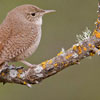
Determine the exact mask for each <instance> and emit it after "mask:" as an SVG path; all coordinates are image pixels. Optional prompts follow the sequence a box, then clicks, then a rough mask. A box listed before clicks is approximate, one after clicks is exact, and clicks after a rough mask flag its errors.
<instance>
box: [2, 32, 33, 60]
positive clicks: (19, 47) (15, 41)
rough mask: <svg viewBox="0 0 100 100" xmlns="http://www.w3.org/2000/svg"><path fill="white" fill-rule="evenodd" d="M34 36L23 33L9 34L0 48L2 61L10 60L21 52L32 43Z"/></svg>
mask: <svg viewBox="0 0 100 100" xmlns="http://www.w3.org/2000/svg"><path fill="white" fill-rule="evenodd" d="M33 38H34V37H32V36H29V35H28V36H24V34H22V35H20V34H17V35H14V36H10V37H9V38H8V39H7V40H6V41H5V44H4V46H3V48H2V49H1V55H0V58H2V59H3V60H4V61H10V60H12V59H14V58H15V57H16V56H18V55H20V54H21V53H23V52H24V51H25V50H26V49H27V48H29V46H30V45H31V43H32V40H34V39H33Z"/></svg>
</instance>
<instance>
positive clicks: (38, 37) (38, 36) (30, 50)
mask: <svg viewBox="0 0 100 100" xmlns="http://www.w3.org/2000/svg"><path fill="white" fill-rule="evenodd" d="M32 34H33V37H34V36H35V38H33V40H32V37H30V41H31V42H30V46H29V47H28V48H27V49H26V50H25V51H24V52H23V53H22V54H21V55H19V56H18V57H17V59H20V60H24V59H25V58H28V57H29V56H31V55H32V54H33V53H34V52H35V51H36V49H37V48H38V45H39V43H40V40H41V27H40V28H39V29H38V31H37V32H35V33H34V30H32V31H31V35H32Z"/></svg>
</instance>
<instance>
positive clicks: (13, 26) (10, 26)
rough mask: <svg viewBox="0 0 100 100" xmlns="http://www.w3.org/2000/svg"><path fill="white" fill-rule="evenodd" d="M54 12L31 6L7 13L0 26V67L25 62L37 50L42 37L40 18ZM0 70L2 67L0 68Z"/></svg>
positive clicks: (30, 65) (28, 64) (26, 5)
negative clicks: (10, 63)
mask: <svg viewBox="0 0 100 100" xmlns="http://www.w3.org/2000/svg"><path fill="white" fill-rule="evenodd" d="M51 12H55V10H43V9H40V8H39V7H37V6H35V5H32V4H24V5H20V6H17V7H16V8H14V9H12V10H11V11H9V12H8V14H7V16H6V17H5V19H4V20H3V22H2V23H1V24H0V66H2V65H4V64H5V63H9V62H22V63H23V64H25V65H27V66H28V67H34V64H31V63H29V62H27V61H26V58H28V57H30V56H31V55H32V54H33V53H34V52H35V51H36V49H37V48H38V46H39V43H40V40H41V35H42V29H41V27H42V17H43V15H45V14H47V13H51ZM0 68H2V67H0Z"/></svg>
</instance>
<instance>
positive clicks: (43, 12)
mask: <svg viewBox="0 0 100 100" xmlns="http://www.w3.org/2000/svg"><path fill="white" fill-rule="evenodd" d="M51 12H56V10H43V11H42V14H43V15H44V14H48V13H51Z"/></svg>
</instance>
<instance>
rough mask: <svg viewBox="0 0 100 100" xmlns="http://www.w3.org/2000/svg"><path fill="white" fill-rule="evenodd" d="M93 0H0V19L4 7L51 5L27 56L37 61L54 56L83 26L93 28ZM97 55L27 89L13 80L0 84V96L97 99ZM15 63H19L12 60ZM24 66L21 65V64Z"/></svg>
mask: <svg viewBox="0 0 100 100" xmlns="http://www.w3.org/2000/svg"><path fill="white" fill-rule="evenodd" d="M97 2H98V1H97V0H0V22H1V23H2V20H3V19H4V18H5V16H6V14H7V12H8V11H10V10H11V9H13V8H15V7H16V6H18V5H22V4H34V5H37V6H39V7H40V8H43V9H55V10H57V12H56V13H51V14H48V15H45V16H44V17H43V26H42V33H43V34H42V39H41V43H40V45H39V48H38V49H37V51H36V52H35V54H34V55H33V56H32V57H30V58H29V59H27V60H28V61H29V62H31V63H35V64H38V63H40V62H42V61H44V60H46V59H50V58H52V57H53V56H55V55H56V54H57V53H58V52H59V51H60V50H61V48H65V49H68V48H70V47H71V46H72V45H73V44H74V43H76V41H75V40H76V34H82V31H84V29H85V28H86V27H89V29H90V30H91V31H93V30H94V28H95V25H94V22H95V21H96V18H97V13H96V11H97ZM99 59H100V57H99V56H95V57H93V58H92V59H88V58H86V59H84V60H83V61H81V64H80V65H74V66H72V67H69V68H67V69H65V70H63V71H61V72H60V73H58V74H56V75H54V76H52V77H50V78H48V79H46V80H44V81H43V82H42V83H40V84H37V85H33V87H32V88H31V89H29V88H27V87H25V86H21V85H16V84H6V85H4V86H3V85H2V84H0V100H100V78H99V77H100V60H99ZM16 65H17V66H18V65H22V64H21V63H16ZM23 66H24V65H23Z"/></svg>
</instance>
